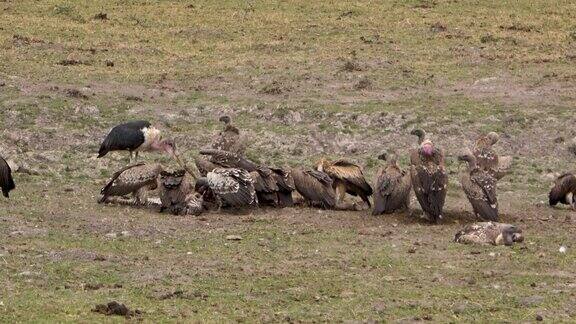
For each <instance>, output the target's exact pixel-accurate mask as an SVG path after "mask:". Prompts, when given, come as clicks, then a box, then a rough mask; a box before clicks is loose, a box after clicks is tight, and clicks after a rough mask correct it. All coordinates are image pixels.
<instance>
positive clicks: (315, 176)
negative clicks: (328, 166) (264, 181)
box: [289, 168, 336, 209]
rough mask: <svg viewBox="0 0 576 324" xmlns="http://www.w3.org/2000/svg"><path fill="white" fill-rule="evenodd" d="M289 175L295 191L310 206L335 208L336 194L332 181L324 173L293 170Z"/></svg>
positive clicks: (299, 169)
mask: <svg viewBox="0 0 576 324" xmlns="http://www.w3.org/2000/svg"><path fill="white" fill-rule="evenodd" d="M289 173H290V175H291V176H292V179H293V180H294V185H295V187H296V190H297V191H298V193H300V195H302V197H304V199H306V200H307V201H308V202H310V203H311V204H312V205H316V206H319V207H322V208H326V209H330V208H334V207H335V206H336V192H335V191H334V188H332V179H331V178H330V176H328V175H327V174H326V173H324V172H320V171H316V170H303V169H301V168H293V169H291V170H290V172H289Z"/></svg>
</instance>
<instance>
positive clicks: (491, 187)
mask: <svg viewBox="0 0 576 324" xmlns="http://www.w3.org/2000/svg"><path fill="white" fill-rule="evenodd" d="M458 160H460V161H465V162H467V163H468V168H467V170H465V171H464V172H462V174H461V176H460V183H461V184H462V189H464V192H465V193H466V196H467V197H468V200H469V201H470V204H471V205H472V209H473V210H474V214H475V215H476V216H480V217H481V218H482V219H486V220H490V221H497V220H498V197H497V195H496V178H494V177H493V176H492V174H490V172H488V171H485V170H482V169H480V168H479V167H478V165H477V164H476V158H475V157H474V155H472V154H465V155H461V156H459V157H458Z"/></svg>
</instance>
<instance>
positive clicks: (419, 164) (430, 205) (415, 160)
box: [410, 129, 448, 222]
mask: <svg viewBox="0 0 576 324" xmlns="http://www.w3.org/2000/svg"><path fill="white" fill-rule="evenodd" d="M411 134H412V135H416V136H418V143H419V147H418V149H415V150H413V151H412V152H411V153H410V164H411V166H410V177H411V180H412V187H413V188H414V193H415V194H416V198H417V199H418V202H419V203H420V206H421V207H422V210H423V211H424V213H426V214H427V215H428V216H429V217H430V220H431V221H433V222H438V221H439V220H440V219H442V209H443V208H444V201H445V200H446V187H447V184H448V175H447V173H446V169H445V167H444V153H443V152H442V150H441V149H440V148H439V147H437V146H436V145H434V143H432V141H431V140H429V139H426V138H425V135H426V134H425V133H424V131H423V130H420V129H417V130H414V131H412V132H411Z"/></svg>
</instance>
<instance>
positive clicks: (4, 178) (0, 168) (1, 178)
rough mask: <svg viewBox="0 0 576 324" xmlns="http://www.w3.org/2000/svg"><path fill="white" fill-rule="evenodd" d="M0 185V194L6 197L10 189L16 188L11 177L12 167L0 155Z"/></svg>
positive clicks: (8, 195)
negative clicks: (0, 192) (0, 191)
mask: <svg viewBox="0 0 576 324" xmlns="http://www.w3.org/2000/svg"><path fill="white" fill-rule="evenodd" d="M0 187H1V188H2V195H3V196H4V197H6V198H9V197H10V191H11V190H14V189H15V188H16V185H15V184H14V179H13V178H12V169H10V166H9V165H8V163H7V162H6V160H4V158H2V157H0Z"/></svg>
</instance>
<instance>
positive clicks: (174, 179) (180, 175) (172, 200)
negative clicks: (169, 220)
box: [159, 170, 196, 215]
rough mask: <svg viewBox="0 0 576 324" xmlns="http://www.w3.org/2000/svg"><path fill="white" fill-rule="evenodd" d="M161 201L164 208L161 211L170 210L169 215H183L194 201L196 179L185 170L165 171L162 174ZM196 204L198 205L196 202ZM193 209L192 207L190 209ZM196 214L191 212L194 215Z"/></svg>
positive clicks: (160, 181)
mask: <svg viewBox="0 0 576 324" xmlns="http://www.w3.org/2000/svg"><path fill="white" fill-rule="evenodd" d="M159 183H160V190H159V191H160V201H161V203H162V207H161V209H160V211H164V210H168V212H169V213H172V214H175V215H181V214H184V213H188V212H185V210H186V209H187V208H189V205H190V206H193V205H191V203H192V202H194V201H193V197H191V196H190V195H192V194H194V187H195V183H194V179H193V178H192V176H191V175H190V174H188V173H187V172H186V171H185V170H176V171H173V172H170V171H164V172H161V173H160V180H159ZM194 204H196V203H195V202H194ZM190 208H191V207H190ZM194 213H195V212H191V214H194Z"/></svg>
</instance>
